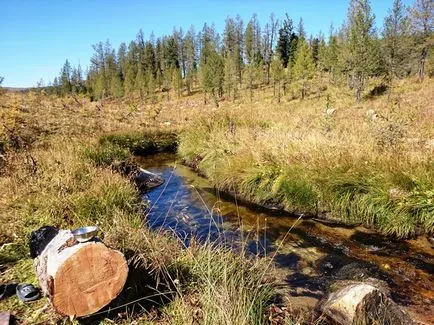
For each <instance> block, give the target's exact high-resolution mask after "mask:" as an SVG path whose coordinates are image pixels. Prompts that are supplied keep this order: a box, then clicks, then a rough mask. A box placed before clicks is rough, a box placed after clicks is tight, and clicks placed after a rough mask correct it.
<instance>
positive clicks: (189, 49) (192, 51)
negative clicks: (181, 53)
mask: <svg viewBox="0 0 434 325" xmlns="http://www.w3.org/2000/svg"><path fill="white" fill-rule="evenodd" d="M184 46H185V65H186V75H185V83H186V86H187V92H188V94H189V95H190V94H191V91H192V88H193V81H194V78H195V76H196V73H197V41H196V32H195V31H194V27H193V26H191V27H190V29H189V31H188V32H187V35H186V36H185V41H184Z"/></svg>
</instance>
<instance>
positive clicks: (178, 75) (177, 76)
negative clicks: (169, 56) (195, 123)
mask: <svg viewBox="0 0 434 325" xmlns="http://www.w3.org/2000/svg"><path fill="white" fill-rule="evenodd" d="M172 83H173V88H174V89H175V90H176V94H177V96H178V98H181V96H182V87H183V82H182V72H181V68H178V69H173V72H172Z"/></svg>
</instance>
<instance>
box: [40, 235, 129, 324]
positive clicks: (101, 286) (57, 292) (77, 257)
mask: <svg viewBox="0 0 434 325" xmlns="http://www.w3.org/2000/svg"><path fill="white" fill-rule="evenodd" d="M35 268H36V274H37V276H38V279H39V285H40V287H41V290H42V292H43V293H44V294H45V295H46V296H47V297H48V298H49V300H50V301H51V303H52V305H53V307H54V309H55V310H56V311H57V312H58V313H60V314H62V315H68V316H77V317H80V316H86V315H91V314H93V313H95V312H97V311H98V310H100V309H101V308H103V307H104V306H106V305H107V304H109V303H110V302H111V301H112V300H113V299H114V298H116V296H118V294H119V293H120V292H121V291H122V288H123V286H124V284H125V282H126V279H127V275H128V265H127V262H126V260H125V257H124V256H123V255H122V254H121V253H120V252H118V251H116V250H113V249H110V248H108V247H107V246H105V245H104V244H103V243H102V242H100V241H98V240H93V241H88V242H84V243H79V242H78V241H76V240H75V238H74V236H73V235H72V233H71V231H69V230H60V231H59V233H58V234H57V235H56V236H55V237H54V238H53V239H52V240H51V241H50V242H49V243H48V245H47V246H46V247H45V249H44V250H43V252H42V253H41V254H40V255H39V256H38V257H37V258H36V259H35Z"/></svg>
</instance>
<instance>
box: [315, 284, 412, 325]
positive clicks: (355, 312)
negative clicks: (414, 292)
mask: <svg viewBox="0 0 434 325" xmlns="http://www.w3.org/2000/svg"><path fill="white" fill-rule="evenodd" d="M321 310H322V311H323V313H324V314H326V315H327V316H328V317H330V318H331V319H333V320H334V321H335V322H336V323H338V324H342V325H352V324H376V323H377V322H378V321H380V322H379V323H381V324H390V325H392V324H393V325H411V324H415V323H414V321H413V320H412V319H411V318H410V316H409V315H408V313H406V312H405V311H403V310H402V309H401V308H399V306H398V305H396V304H395V303H394V302H393V301H392V300H391V299H390V298H389V297H388V296H387V295H386V294H385V293H384V292H383V291H382V290H381V289H380V288H378V287H376V286H374V285H372V284H370V283H364V282H356V283H354V282H353V283H352V284H349V285H347V286H344V287H342V288H341V289H339V290H337V291H336V292H334V293H332V294H331V295H330V296H329V298H328V299H327V301H326V302H325V303H323V304H322V306H321Z"/></svg>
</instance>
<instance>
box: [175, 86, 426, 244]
mask: <svg viewBox="0 0 434 325" xmlns="http://www.w3.org/2000/svg"><path fill="white" fill-rule="evenodd" d="M371 86H372V87H373V86H374V84H373V85H371ZM433 89H434V80H427V81H426V82H425V83H423V84H419V83H414V82H412V81H409V80H407V81H401V82H400V83H399V84H397V85H395V87H394V89H393V91H392V93H391V94H388V93H386V94H384V95H380V96H373V95H372V94H366V96H365V99H364V100H363V101H362V102H361V103H359V104H355V103H354V100H353V98H352V96H351V94H350V93H347V92H345V91H343V90H342V88H333V86H329V88H328V90H327V91H326V92H325V93H324V94H323V95H321V96H316V95H311V96H310V97H309V98H308V99H306V100H303V101H301V100H299V99H292V98H291V97H286V98H285V101H284V102H283V103H281V104H274V103H273V100H272V92H271V90H268V91H267V90H265V91H264V92H263V93H262V94H261V95H259V96H257V97H256V98H255V100H254V101H253V102H252V103H248V102H247V101H244V102H241V103H237V104H232V103H225V104H224V105H222V108H221V109H219V110H218V111H214V112H210V113H209V115H208V116H205V117H203V118H199V119H197V120H195V121H194V122H193V123H192V124H191V125H190V126H189V127H187V128H185V130H184V131H183V132H182V134H181V136H180V140H179V142H180V146H179V153H180V155H181V157H182V158H183V159H184V160H185V161H186V162H187V163H189V164H191V165H194V166H196V167H197V168H198V170H199V171H200V172H202V173H204V174H205V175H206V176H207V177H208V178H209V179H210V180H211V181H212V182H213V184H214V185H215V186H216V187H217V188H218V189H220V190H224V191H231V192H236V193H237V195H239V196H242V197H243V198H245V199H247V200H250V201H253V202H256V203H259V204H271V205H278V206H282V207H283V208H284V209H286V210H289V211H298V212H302V213H314V214H316V213H321V214H323V215H326V216H327V217H328V218H332V219H336V220H339V221H343V222H347V223H362V224H365V225H367V226H372V227H375V228H377V229H378V230H379V231H380V232H382V233H383V234H387V235H393V236H398V237H407V236H411V235H414V234H417V233H420V232H426V233H430V232H433V231H434V203H433V202H434V168H433V153H434V145H433V141H434V133H433V128H432V126H433V124H432V123H433V121H434V115H433V112H434V107H433V104H432V103H434V93H433V91H432V90H433Z"/></svg>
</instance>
